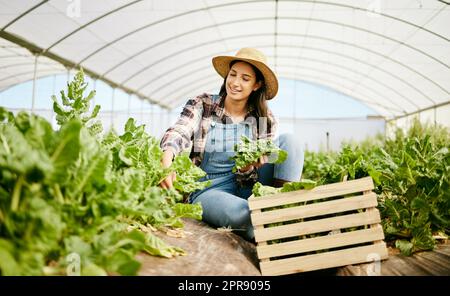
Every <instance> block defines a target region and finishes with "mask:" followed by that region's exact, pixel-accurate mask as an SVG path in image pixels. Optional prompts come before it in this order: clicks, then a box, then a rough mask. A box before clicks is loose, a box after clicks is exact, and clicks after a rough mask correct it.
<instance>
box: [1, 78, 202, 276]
mask: <svg viewBox="0 0 450 296" xmlns="http://www.w3.org/2000/svg"><path fill="white" fill-rule="evenodd" d="M86 86H87V85H86V83H85V82H84V76H83V72H82V71H80V72H79V73H78V74H77V75H76V76H75V78H74V81H72V82H70V83H69V84H68V91H67V93H64V91H62V92H61V97H62V104H60V103H59V102H58V100H57V99H56V97H53V101H54V105H53V106H54V110H55V113H56V114H57V122H58V124H59V125H60V127H59V129H58V130H56V131H55V130H53V129H52V127H51V125H50V123H49V122H48V121H46V120H45V119H44V118H42V117H39V116H36V115H33V114H31V115H30V114H28V113H26V112H19V113H18V114H17V115H16V116H14V115H13V114H12V113H11V112H9V111H7V110H6V109H4V108H0V274H1V275H43V274H65V272H66V268H69V267H70V262H71V261H70V260H68V258H72V255H73V254H75V255H76V256H78V258H79V259H80V262H79V264H80V268H81V269H80V273H81V274H82V275H105V274H123V275H133V274H136V273H137V272H138V270H139V268H140V263H139V262H138V261H137V260H136V259H135V255H136V254H137V253H138V252H146V253H148V254H151V255H157V256H164V257H173V256H178V255H183V254H184V251H183V250H181V249H180V248H177V247H173V246H169V245H167V244H166V243H164V242H163V241H162V240H161V239H159V238H158V237H157V236H155V234H153V233H152V231H148V229H149V227H147V226H153V228H155V227H156V228H158V227H182V226H183V224H182V221H181V220H180V218H183V217H188V218H194V219H201V216H202V208H201V206H200V205H198V204H197V205H190V204H182V203H180V201H181V200H182V195H183V194H185V193H189V192H191V191H192V190H194V189H202V188H204V187H205V186H206V185H207V184H206V183H200V182H197V178H199V177H200V176H202V172H201V171H199V169H198V168H196V167H193V166H190V165H186V164H187V162H188V161H190V160H189V159H188V158H187V156H186V155H181V156H177V158H176V159H175V165H174V166H173V167H171V168H168V169H166V168H162V166H161V155H162V151H161V149H160V148H159V143H158V141H157V140H156V139H155V138H154V137H151V136H150V135H148V134H147V133H146V132H145V128H144V126H137V125H136V123H135V121H134V119H132V118H130V119H129V120H128V122H127V123H126V125H125V129H124V130H125V131H124V133H123V134H122V135H118V134H117V133H115V132H114V131H110V132H108V133H106V134H105V135H103V134H102V130H103V128H102V126H101V123H100V122H99V121H97V120H96V116H97V114H98V112H99V110H100V107H99V106H95V107H94V108H93V111H92V112H91V113H90V114H89V115H88V114H87V113H89V110H90V106H89V102H90V101H91V99H92V98H93V95H94V93H93V92H91V93H90V94H89V95H88V96H87V97H85V96H84V94H83V93H84V91H85V89H86ZM172 171H176V172H177V174H178V175H179V176H180V179H179V182H180V183H181V184H189V186H184V185H183V186H177V189H178V190H175V189H171V190H167V189H162V188H160V187H159V186H158V184H159V183H160V181H161V180H163V179H164V178H165V177H166V176H167V175H168V174H169V173H171V172H172ZM142 229H147V230H146V231H143V230H142Z"/></svg>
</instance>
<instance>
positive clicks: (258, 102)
mask: <svg viewBox="0 0 450 296" xmlns="http://www.w3.org/2000/svg"><path fill="white" fill-rule="evenodd" d="M236 62H242V61H239V60H235V61H231V63H230V69H231V67H232V66H233V65H234V64H235V63H236ZM244 63H245V62H244ZM247 64H249V65H250V66H251V67H252V68H253V71H255V74H256V82H261V86H260V87H259V88H258V89H257V90H256V91H252V92H251V94H250V96H249V97H248V102H247V105H248V107H250V106H253V116H255V117H256V122H257V124H258V130H259V120H258V119H259V118H260V117H264V118H267V129H268V130H267V131H268V132H270V130H271V127H272V121H271V120H270V118H269V116H268V115H269V112H268V110H269V107H268V106H267V98H268V95H267V88H266V82H265V81H264V76H263V75H262V73H261V71H259V70H258V68H256V67H255V66H253V65H252V64H250V63H247ZM227 77H228V74H227V76H225V79H224V80H223V84H222V86H221V87H220V92H219V96H220V97H221V98H223V99H224V98H225V97H226V96H227V89H226V86H225V83H226V82H227Z"/></svg>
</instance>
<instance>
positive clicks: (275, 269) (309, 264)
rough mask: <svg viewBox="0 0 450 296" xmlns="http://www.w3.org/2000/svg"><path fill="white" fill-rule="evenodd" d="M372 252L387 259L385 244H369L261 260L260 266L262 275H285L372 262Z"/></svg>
mask: <svg viewBox="0 0 450 296" xmlns="http://www.w3.org/2000/svg"><path fill="white" fill-rule="evenodd" d="M372 253H375V254H378V255H379V256H380V259H386V258H387V257H388V254H387V249H386V246H385V245H384V244H383V245H369V246H363V247H356V248H350V249H345V250H339V251H333V252H326V253H321V254H314V255H307V256H301V257H294V258H287V259H280V260H272V261H268V262H261V264H260V267H261V273H262V275H283V274H290V273H297V272H305V271H312V270H317V269H324V268H331V267H337V266H344V265H350V264H357V263H363V262H372V261H373V259H372V258H373V257H368V256H367V255H369V254H372Z"/></svg>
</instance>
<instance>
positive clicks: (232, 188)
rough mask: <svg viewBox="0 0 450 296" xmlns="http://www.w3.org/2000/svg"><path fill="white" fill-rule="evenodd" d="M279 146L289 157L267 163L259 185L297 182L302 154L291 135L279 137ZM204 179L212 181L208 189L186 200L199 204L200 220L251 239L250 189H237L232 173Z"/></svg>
mask: <svg viewBox="0 0 450 296" xmlns="http://www.w3.org/2000/svg"><path fill="white" fill-rule="evenodd" d="M275 142H276V143H277V144H278V146H279V147H280V148H281V149H283V150H286V151H287V152H288V158H287V159H286V161H284V162H283V163H281V164H275V165H274V164H271V163H267V164H265V165H263V166H262V167H261V168H260V169H259V171H258V173H259V182H261V183H262V184H263V185H269V186H271V185H272V184H273V179H274V178H275V179H281V180H285V181H299V180H300V178H301V173H302V169H303V161H304V153H303V151H302V149H301V147H300V146H299V145H297V143H296V142H295V139H294V137H293V136H292V135H290V134H282V135H280V137H279V139H278V142H277V140H275ZM211 177H213V178H210V176H206V178H205V179H209V180H211V182H212V184H211V186H210V187H208V188H206V189H203V190H201V191H197V192H194V193H193V194H192V195H191V196H190V198H189V201H190V202H191V203H201V205H202V208H203V216H202V218H203V221H205V222H207V223H208V224H211V225H214V226H216V227H227V228H230V229H232V230H233V231H234V232H236V233H237V234H239V235H241V236H242V237H244V238H245V239H247V240H253V238H254V234H253V225H252V223H251V219H250V210H249V208H248V201H247V199H248V197H249V196H250V195H251V194H252V188H249V187H244V188H240V187H239V186H238V185H237V183H236V177H235V175H234V174H233V173H231V172H229V173H223V174H219V175H215V176H211Z"/></svg>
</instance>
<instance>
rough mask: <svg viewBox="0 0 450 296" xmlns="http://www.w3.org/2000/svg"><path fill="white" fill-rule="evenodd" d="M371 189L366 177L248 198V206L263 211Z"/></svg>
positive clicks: (371, 184)
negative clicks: (309, 188)
mask: <svg viewBox="0 0 450 296" xmlns="http://www.w3.org/2000/svg"><path fill="white" fill-rule="evenodd" d="M373 188H374V185H373V181H372V178H371V177H366V178H361V179H357V180H351V181H347V182H343V183H333V184H329V185H322V186H318V187H315V188H313V189H311V190H299V191H292V192H286V193H279V194H274V195H269V196H264V197H250V198H249V199H248V204H249V208H250V210H256V209H264V208H268V207H275V206H281V205H287V204H292V203H300V202H305V201H311V200H317V199H322V198H325V197H333V196H339V195H345V194H350V193H356V192H361V191H366V190H372V189H373Z"/></svg>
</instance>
